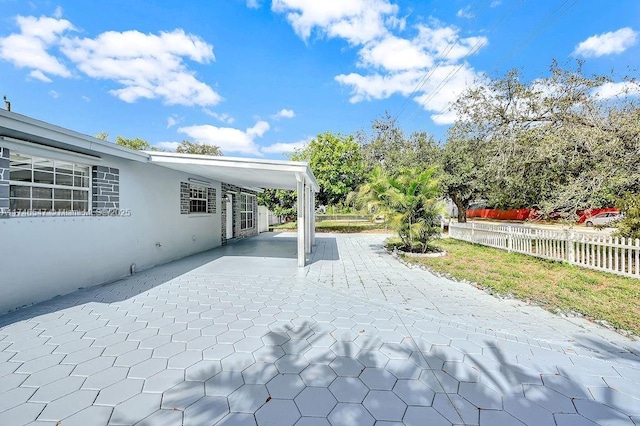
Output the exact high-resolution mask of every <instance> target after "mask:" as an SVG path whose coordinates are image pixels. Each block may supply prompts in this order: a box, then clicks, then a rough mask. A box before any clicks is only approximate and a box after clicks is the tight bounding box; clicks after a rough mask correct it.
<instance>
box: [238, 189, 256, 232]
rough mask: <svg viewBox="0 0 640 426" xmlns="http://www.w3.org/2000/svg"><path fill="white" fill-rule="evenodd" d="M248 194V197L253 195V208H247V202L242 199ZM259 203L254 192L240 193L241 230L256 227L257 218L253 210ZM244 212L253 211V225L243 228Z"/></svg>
mask: <svg viewBox="0 0 640 426" xmlns="http://www.w3.org/2000/svg"><path fill="white" fill-rule="evenodd" d="M243 196H246V197H251V198H252V199H253V202H252V203H251V210H245V203H244V202H243V200H242V197H243ZM256 203H257V197H256V196H255V195H254V194H248V193H246V192H241V193H240V230H241V231H246V230H247V229H253V228H255V227H256V218H255V214H254V211H253V206H254V205H255V204H256ZM243 213H251V223H252V226H249V227H246V228H243V227H242V214H243Z"/></svg>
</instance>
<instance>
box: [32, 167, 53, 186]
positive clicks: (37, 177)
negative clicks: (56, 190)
mask: <svg viewBox="0 0 640 426" xmlns="http://www.w3.org/2000/svg"><path fill="white" fill-rule="evenodd" d="M33 182H34V183H48V184H52V185H53V173H48V172H39V171H36V170H34V172H33Z"/></svg>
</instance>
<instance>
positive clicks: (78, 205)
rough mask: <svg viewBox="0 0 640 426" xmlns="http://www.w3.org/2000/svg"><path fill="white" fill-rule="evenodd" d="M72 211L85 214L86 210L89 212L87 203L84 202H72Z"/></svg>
mask: <svg viewBox="0 0 640 426" xmlns="http://www.w3.org/2000/svg"><path fill="white" fill-rule="evenodd" d="M73 210H75V211H82V212H86V211H87V210H89V203H87V202H86V201H74V202H73Z"/></svg>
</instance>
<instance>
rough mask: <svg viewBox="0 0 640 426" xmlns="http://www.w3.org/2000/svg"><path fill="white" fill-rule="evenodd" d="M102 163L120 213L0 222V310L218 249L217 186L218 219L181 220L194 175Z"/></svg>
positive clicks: (187, 217) (110, 160) (185, 217)
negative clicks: (184, 189)
mask: <svg viewBox="0 0 640 426" xmlns="http://www.w3.org/2000/svg"><path fill="white" fill-rule="evenodd" d="M102 159H103V160H102V161H100V163H99V165H100V166H102V167H110V168H116V169H118V170H119V183H120V185H119V213H120V214H119V215H116V216H109V217H105V216H95V215H94V216H74V217H71V216H67V217H0V234H1V235H2V241H3V244H0V312H6V311H9V310H12V309H15V308H18V307H20V306H24V305H28V304H32V303H36V302H39V301H43V300H47V299H50V298H52V297H55V296H57V295H61V294H65V293H69V292H72V291H74V290H77V289H78V288H81V287H89V286H93V285H98V284H102V283H106V282H110V281H113V280H116V279H118V278H121V277H123V276H126V275H128V274H130V271H131V265H132V264H135V265H136V266H135V269H136V270H137V271H140V270H144V269H147V268H149V267H152V266H154V265H159V264H162V263H166V262H169V261H171V260H174V259H178V258H181V257H184V256H188V255H191V254H194V253H198V252H202V251H205V250H208V249H211V248H214V247H217V246H219V245H221V222H220V218H221V215H220V213H219V212H220V211H221V208H220V195H219V194H220V193H221V191H220V183H215V182H214V183H213V184H212V186H213V187H214V188H216V189H217V190H216V193H217V194H218V195H217V197H216V200H215V201H214V202H215V203H216V212H218V213H216V214H181V212H180V183H181V182H187V181H188V179H189V178H190V177H196V176H192V175H189V174H186V173H182V172H178V171H174V170H170V169H167V168H164V167H160V166H156V165H152V164H148V163H141V162H135V161H130V160H126V159H122V158H116V157H110V156H107V155H103V156H102ZM128 212H130V215H128Z"/></svg>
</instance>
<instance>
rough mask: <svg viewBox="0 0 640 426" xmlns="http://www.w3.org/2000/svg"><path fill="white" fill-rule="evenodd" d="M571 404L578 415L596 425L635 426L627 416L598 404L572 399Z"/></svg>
mask: <svg viewBox="0 0 640 426" xmlns="http://www.w3.org/2000/svg"><path fill="white" fill-rule="evenodd" d="M573 404H574V405H575V407H576V411H577V412H578V414H580V415H582V416H583V417H586V418H587V419H590V420H592V421H594V422H596V423H599V424H600V423H606V424H611V425H628V426H635V425H634V424H633V422H632V421H631V419H630V418H629V416H628V415H625V414H622V413H621V412H620V411H618V410H614V409H613V408H611V407H607V406H606V405H604V404H602V403H600V402H597V401H591V400H585V399H574V400H573Z"/></svg>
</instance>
